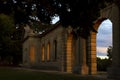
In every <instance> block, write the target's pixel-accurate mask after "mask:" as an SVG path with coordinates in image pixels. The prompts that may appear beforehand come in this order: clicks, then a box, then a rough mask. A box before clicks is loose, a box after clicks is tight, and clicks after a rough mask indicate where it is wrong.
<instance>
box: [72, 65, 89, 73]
mask: <svg viewBox="0 0 120 80" xmlns="http://www.w3.org/2000/svg"><path fill="white" fill-rule="evenodd" d="M73 73H76V74H80V75H88V67H87V65H82V66H75V67H74V68H73Z"/></svg>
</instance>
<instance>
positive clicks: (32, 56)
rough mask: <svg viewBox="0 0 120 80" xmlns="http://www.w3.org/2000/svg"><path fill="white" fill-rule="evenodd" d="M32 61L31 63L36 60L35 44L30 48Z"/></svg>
mask: <svg viewBox="0 0 120 80" xmlns="http://www.w3.org/2000/svg"><path fill="white" fill-rule="evenodd" d="M30 61H31V63H34V62H35V48H34V47H33V46H32V47H31V48H30Z"/></svg>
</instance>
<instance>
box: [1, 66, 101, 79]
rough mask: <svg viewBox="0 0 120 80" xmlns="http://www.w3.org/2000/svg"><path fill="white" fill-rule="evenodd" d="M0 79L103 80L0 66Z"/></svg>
mask: <svg viewBox="0 0 120 80" xmlns="http://www.w3.org/2000/svg"><path fill="white" fill-rule="evenodd" d="M0 80H103V79H97V78H95V77H90V76H89V77H88V76H87V77H84V76H78V75H75V74H56V73H45V72H40V71H31V70H23V69H14V68H3V67H0Z"/></svg>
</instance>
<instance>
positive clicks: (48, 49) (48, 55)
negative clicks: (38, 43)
mask: <svg viewBox="0 0 120 80" xmlns="http://www.w3.org/2000/svg"><path fill="white" fill-rule="evenodd" d="M47 61H50V43H48V45H47Z"/></svg>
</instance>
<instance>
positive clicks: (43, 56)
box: [42, 46, 45, 61]
mask: <svg viewBox="0 0 120 80" xmlns="http://www.w3.org/2000/svg"><path fill="white" fill-rule="evenodd" d="M42 61H45V47H44V46H42Z"/></svg>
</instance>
